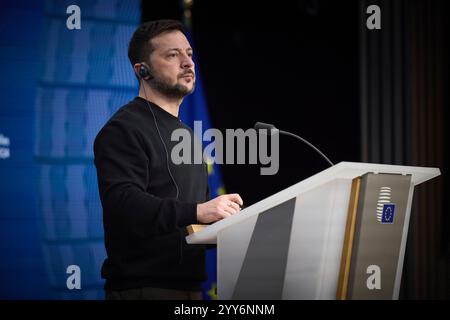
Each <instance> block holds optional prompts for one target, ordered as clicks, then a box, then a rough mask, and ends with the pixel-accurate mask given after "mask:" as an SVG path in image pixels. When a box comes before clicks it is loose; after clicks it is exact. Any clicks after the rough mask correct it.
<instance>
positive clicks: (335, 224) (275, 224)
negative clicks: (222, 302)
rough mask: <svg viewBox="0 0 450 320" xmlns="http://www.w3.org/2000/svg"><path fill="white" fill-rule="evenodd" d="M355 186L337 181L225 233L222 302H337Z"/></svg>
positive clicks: (220, 251)
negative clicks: (320, 300) (324, 300)
mask: <svg viewBox="0 0 450 320" xmlns="http://www.w3.org/2000/svg"><path fill="white" fill-rule="evenodd" d="M350 185H351V180H348V179H338V180H335V181H333V182H331V183H329V184H327V185H324V186H321V187H317V188H315V189H313V190H310V191H308V192H306V193H304V194H302V195H301V196H298V197H296V198H292V199H290V200H288V201H285V202H283V203H281V204H279V205H277V206H274V207H273V208H270V209H268V210H266V211H264V212H262V213H261V214H260V215H258V216H254V217H252V218H249V219H247V220H245V221H242V222H241V223H240V224H238V225H236V226H235V227H233V228H226V229H224V230H223V231H222V232H221V233H220V234H219V239H218V240H219V241H218V266H219V267H218V296H219V298H220V299H333V298H334V297H335V295H336V288H337V281H338V277H339V265H340V258H341V250H342V243H343V239H344V231H345V218H346V210H347V207H348V199H349V193H350ZM319 200H320V201H319Z"/></svg>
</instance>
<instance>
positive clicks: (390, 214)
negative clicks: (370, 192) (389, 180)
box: [381, 203, 395, 224]
mask: <svg viewBox="0 0 450 320" xmlns="http://www.w3.org/2000/svg"><path fill="white" fill-rule="evenodd" d="M394 212H395V205H394V204H392V203H388V204H385V205H384V206H383V213H382V216H381V223H387V224H391V223H393V222H394Z"/></svg>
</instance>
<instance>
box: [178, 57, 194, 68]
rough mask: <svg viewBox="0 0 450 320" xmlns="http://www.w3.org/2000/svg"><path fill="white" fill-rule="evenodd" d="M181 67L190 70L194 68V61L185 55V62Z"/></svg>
mask: <svg viewBox="0 0 450 320" xmlns="http://www.w3.org/2000/svg"><path fill="white" fill-rule="evenodd" d="M181 67H182V68H183V69H189V68H192V67H194V61H193V60H192V58H191V57H189V56H188V55H186V54H185V55H183V61H181Z"/></svg>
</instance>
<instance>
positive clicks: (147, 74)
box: [139, 62, 151, 80]
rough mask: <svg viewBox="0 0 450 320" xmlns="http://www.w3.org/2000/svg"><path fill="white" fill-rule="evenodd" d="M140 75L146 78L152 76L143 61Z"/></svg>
mask: <svg viewBox="0 0 450 320" xmlns="http://www.w3.org/2000/svg"><path fill="white" fill-rule="evenodd" d="M139 76H140V77H141V78H142V79H144V80H148V79H149V78H151V74H150V72H149V70H148V68H147V67H146V66H145V64H144V63H143V62H142V63H141V65H140V67H139Z"/></svg>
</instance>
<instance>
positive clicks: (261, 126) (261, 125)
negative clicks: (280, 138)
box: [254, 122, 277, 130]
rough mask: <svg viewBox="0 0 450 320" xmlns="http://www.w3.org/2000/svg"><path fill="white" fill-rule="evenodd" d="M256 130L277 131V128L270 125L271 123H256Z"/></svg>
mask: <svg viewBox="0 0 450 320" xmlns="http://www.w3.org/2000/svg"><path fill="white" fill-rule="evenodd" d="M254 128H255V129H256V130H259V129H267V130H272V129H273V130H277V128H276V127H275V126H274V125H273V124H269V123H264V122H257V123H255V126H254Z"/></svg>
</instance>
